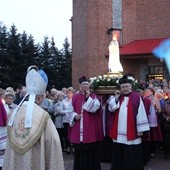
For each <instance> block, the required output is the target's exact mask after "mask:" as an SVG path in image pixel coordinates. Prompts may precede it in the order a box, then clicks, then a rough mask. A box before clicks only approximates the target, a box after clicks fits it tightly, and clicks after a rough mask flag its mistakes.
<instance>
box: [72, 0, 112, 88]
mask: <svg viewBox="0 0 170 170" xmlns="http://www.w3.org/2000/svg"><path fill="white" fill-rule="evenodd" d="M111 13H112V0H73V21H72V49H73V61H72V85H73V86H74V87H75V88H78V82H77V80H78V78H79V77H80V76H81V75H86V76H87V77H88V78H90V77H91V76H98V75H100V74H101V75H102V74H105V73H107V65H108V59H106V58H105V54H106V53H107V51H108V46H109V43H110V41H111V35H108V34H107V30H108V29H109V28H111V27H112V15H111Z"/></svg>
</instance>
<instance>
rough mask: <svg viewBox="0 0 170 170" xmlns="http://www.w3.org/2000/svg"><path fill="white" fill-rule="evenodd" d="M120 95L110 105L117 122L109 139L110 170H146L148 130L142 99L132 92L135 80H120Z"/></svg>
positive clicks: (123, 78) (114, 119)
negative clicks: (145, 134) (144, 147)
mask: <svg viewBox="0 0 170 170" xmlns="http://www.w3.org/2000/svg"><path fill="white" fill-rule="evenodd" d="M119 85H120V92H121V94H120V95H118V96H115V97H112V99H111V100H110V102H109V110H110V111H111V112H113V114H114V118H113V123H112V128H111V130H110V137H111V138H112V140H113V153H112V163H111V170H143V169H144V166H143V155H142V154H143V153H142V145H141V136H142V134H143V132H144V131H148V130H149V123H148V119H147V115H146V110H145V107H144V104H143V101H142V98H141V97H140V96H139V94H137V93H136V92H134V91H132V80H131V79H130V78H128V77H127V76H123V77H122V78H121V79H119Z"/></svg>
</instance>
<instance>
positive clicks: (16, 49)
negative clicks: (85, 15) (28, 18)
mask: <svg viewBox="0 0 170 170" xmlns="http://www.w3.org/2000/svg"><path fill="white" fill-rule="evenodd" d="M0 59H1V60H0V82H1V83H0V87H2V88H6V87H8V86H12V87H14V88H16V87H18V86H19V85H25V75H26V70H27V68H28V66H30V65H37V66H38V67H39V68H42V69H44V70H45V72H46V73H47V75H48V78H49V86H48V88H51V87H52V85H55V87H56V88H57V89H61V88H62V87H69V86H71V49H70V44H69V43H68V39H67V38H66V39H65V41H64V44H63V48H62V49H61V50H58V48H57V47H55V42H54V39H53V38H52V39H51V40H49V38H48V37H44V42H43V43H42V44H39V43H38V44H35V43H34V38H33V36H32V35H29V36H28V35H27V34H26V32H25V31H24V32H23V33H22V34H21V33H18V32H17V28H16V26H15V25H12V26H11V28H10V29H9V31H8V30H7V28H6V27H5V26H4V25H3V23H0Z"/></svg>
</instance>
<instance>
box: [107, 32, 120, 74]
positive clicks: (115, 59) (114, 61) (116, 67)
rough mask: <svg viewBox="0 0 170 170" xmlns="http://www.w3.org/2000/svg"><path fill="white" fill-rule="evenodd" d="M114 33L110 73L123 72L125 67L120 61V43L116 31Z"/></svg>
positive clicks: (110, 50)
mask: <svg viewBox="0 0 170 170" xmlns="http://www.w3.org/2000/svg"><path fill="white" fill-rule="evenodd" d="M112 34H113V37H112V41H111V42H110V45H109V63H108V67H109V73H121V72H123V67H122V65H121V63H120V55H119V43H118V41H117V35H116V34H115V33H114V32H112Z"/></svg>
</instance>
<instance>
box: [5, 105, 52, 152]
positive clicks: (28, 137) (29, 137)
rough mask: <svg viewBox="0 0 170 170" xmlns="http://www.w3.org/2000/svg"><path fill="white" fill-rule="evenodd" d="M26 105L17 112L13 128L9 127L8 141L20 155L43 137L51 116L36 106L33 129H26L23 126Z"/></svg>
mask: <svg viewBox="0 0 170 170" xmlns="http://www.w3.org/2000/svg"><path fill="white" fill-rule="evenodd" d="M26 108H27V107H26V105H22V106H21V107H20V109H19V110H18V112H17V115H16V117H15V120H14V124H13V126H12V127H10V126H8V131H7V132H8V139H9V143H10V146H11V148H12V149H13V150H14V151H15V152H17V153H19V154H24V153H25V152H27V151H28V150H29V149H30V148H31V147H32V146H33V145H34V144H35V143H36V142H37V141H38V140H39V139H40V137H41V135H42V133H43V132H44V129H45V126H46V124H47V121H48V119H49V118H50V116H49V114H48V113H47V112H46V111H45V110H43V109H42V108H41V107H40V106H38V105H36V104H35V105H34V109H33V117H32V120H33V121H32V127H31V128H24V126H23V125H22V124H21V123H22V122H23V124H24V121H25V113H26Z"/></svg>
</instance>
